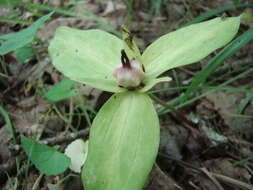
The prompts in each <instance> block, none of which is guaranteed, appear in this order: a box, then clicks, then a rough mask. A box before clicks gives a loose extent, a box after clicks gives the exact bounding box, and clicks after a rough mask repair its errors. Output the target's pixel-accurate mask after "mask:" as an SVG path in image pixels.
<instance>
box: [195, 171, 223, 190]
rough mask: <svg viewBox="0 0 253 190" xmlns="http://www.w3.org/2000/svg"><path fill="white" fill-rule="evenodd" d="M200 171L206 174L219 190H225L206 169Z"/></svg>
mask: <svg viewBox="0 0 253 190" xmlns="http://www.w3.org/2000/svg"><path fill="white" fill-rule="evenodd" d="M200 170H201V171H202V172H203V173H204V174H206V176H207V177H209V178H210V180H211V181H212V182H213V183H214V184H215V185H216V187H217V188H218V189H219V190H224V188H223V187H222V186H221V184H220V183H219V182H218V181H217V180H216V179H215V177H213V175H212V174H211V173H210V172H209V171H208V170H207V169H206V168H200Z"/></svg>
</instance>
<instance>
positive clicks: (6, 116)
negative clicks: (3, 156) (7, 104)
mask: <svg viewBox="0 0 253 190" xmlns="http://www.w3.org/2000/svg"><path fill="white" fill-rule="evenodd" d="M0 115H2V116H3V117H4V120H5V122H6V127H7V130H8V131H9V133H10V134H11V136H12V138H13V141H14V143H15V144H17V134H16V129H15V128H14V127H13V125H12V122H11V119H10V117H9V114H8V112H7V111H6V110H5V109H4V108H3V107H2V106H1V105H0Z"/></svg>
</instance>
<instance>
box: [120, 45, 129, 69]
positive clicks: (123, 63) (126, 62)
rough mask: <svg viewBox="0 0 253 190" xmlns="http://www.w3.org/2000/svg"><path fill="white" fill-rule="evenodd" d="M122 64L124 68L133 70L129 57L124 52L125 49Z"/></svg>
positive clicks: (122, 51) (122, 52) (122, 53)
mask: <svg viewBox="0 0 253 190" xmlns="http://www.w3.org/2000/svg"><path fill="white" fill-rule="evenodd" d="M121 63H122V65H123V67H126V68H131V65H130V61H129V59H128V57H127V54H126V52H125V50H123V49H122V50H121Z"/></svg>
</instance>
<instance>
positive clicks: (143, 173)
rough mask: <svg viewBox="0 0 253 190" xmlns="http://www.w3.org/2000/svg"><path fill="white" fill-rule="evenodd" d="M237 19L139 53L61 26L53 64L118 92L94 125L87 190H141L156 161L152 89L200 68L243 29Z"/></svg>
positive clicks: (187, 31)
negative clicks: (176, 72)
mask: <svg viewBox="0 0 253 190" xmlns="http://www.w3.org/2000/svg"><path fill="white" fill-rule="evenodd" d="M239 25H240V17H230V18H215V19H212V20H209V21H206V22H202V23H199V24H193V25H190V26H187V27H184V28H182V29H179V30H177V31H175V32H171V33H169V34H166V35H164V36H162V37H160V38H159V39H158V40H156V41H155V42H154V43H152V44H151V45H150V46H148V47H147V49H146V50H145V51H144V52H143V53H142V54H141V53H140V51H139V49H138V47H137V45H136V44H135V43H134V41H133V38H132V36H131V35H130V34H129V33H128V31H127V30H126V29H124V30H123V40H121V39H119V38H117V37H116V36H113V35H111V34H109V33H106V32H104V31H101V30H84V31H83V30H77V29H72V28H69V27H60V28H58V29H57V31H56V34H55V37H54V39H53V40H52V42H51V44H50V46H49V53H50V55H51V57H52V60H53V65H54V66H55V67H56V68H57V69H58V70H59V71H61V72H62V73H63V74H64V75H65V76H67V77H69V78H70V79H72V80H75V81H78V82H81V83H85V84H88V85H91V86H93V87H94V88H98V89H101V90H105V91H109V92H114V93H115V94H114V95H113V96H112V97H111V98H110V99H109V100H108V101H107V102H106V103H105V105H104V106H103V107H102V108H101V109H100V111H99V112H98V114H97V116H96V118H95V119H94V121H93V124H92V127H91V131H90V138H89V144H88V147H89V150H88V155H87V160H86V162H85V164H84V167H83V169H82V181H83V183H84V186H85V189H87V190H140V189H142V187H143V185H144V184H145V181H146V179H147V177H148V174H149V172H150V171H151V169H152V166H153V164H154V162H155V159H156V156H157V152H158V146H159V120H158V116H157V113H156V111H155V108H154V106H153V103H152V100H151V98H150V97H149V96H148V94H147V91H148V90H149V89H151V88H152V87H153V86H154V85H155V84H157V83H159V82H162V81H169V80H171V79H170V78H169V77H162V78H158V77H159V76H160V75H161V74H162V73H164V72H165V71H167V70H169V69H172V68H175V67H180V66H183V65H187V64H191V63H195V62H197V61H199V60H201V59H203V58H204V57H206V56H207V55H209V54H210V53H211V52H213V51H214V50H216V49H218V48H221V47H222V46H224V45H225V44H227V43H228V42H229V41H231V40H232V39H233V37H234V36H235V35H236V33H237V32H238V28H239Z"/></svg>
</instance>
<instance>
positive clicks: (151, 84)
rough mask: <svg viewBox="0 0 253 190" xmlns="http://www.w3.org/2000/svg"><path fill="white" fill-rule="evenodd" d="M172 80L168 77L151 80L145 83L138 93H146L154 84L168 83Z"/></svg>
mask: <svg viewBox="0 0 253 190" xmlns="http://www.w3.org/2000/svg"><path fill="white" fill-rule="evenodd" d="M171 80H172V78H170V77H161V78H151V79H149V80H147V82H145V86H144V87H143V88H141V89H140V90H139V92H146V91H148V90H150V89H151V88H153V87H154V86H155V85H156V84H158V83H160V82H169V81H171Z"/></svg>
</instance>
